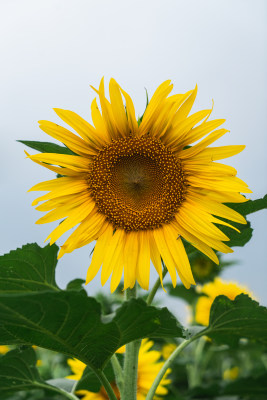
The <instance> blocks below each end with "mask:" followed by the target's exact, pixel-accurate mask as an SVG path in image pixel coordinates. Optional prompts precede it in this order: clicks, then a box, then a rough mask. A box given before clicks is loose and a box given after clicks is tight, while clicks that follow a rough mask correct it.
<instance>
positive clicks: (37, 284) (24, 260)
mask: <svg viewBox="0 0 267 400" xmlns="http://www.w3.org/2000/svg"><path fill="white" fill-rule="evenodd" d="M57 252H58V247H57V246H56V245H55V244H53V245H52V246H50V245H47V246H45V247H44V248H41V247H39V246H38V245H37V244H36V243H31V244H26V245H24V246H22V248H21V249H17V250H12V251H11V252H10V253H8V254H4V255H3V256H0V293H2V292H9V293H11V292H16V293H18V292H39V291H44V290H52V291H57V290H59V288H58V286H57V284H56V281H55V269H56V265H57Z"/></svg>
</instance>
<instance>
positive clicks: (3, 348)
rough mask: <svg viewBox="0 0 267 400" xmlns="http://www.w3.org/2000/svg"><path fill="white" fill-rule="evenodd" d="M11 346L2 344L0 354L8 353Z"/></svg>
mask: <svg viewBox="0 0 267 400" xmlns="http://www.w3.org/2000/svg"><path fill="white" fill-rule="evenodd" d="M9 350H10V348H9V347H8V346H3V345H2V346H0V354H6V353H7V352H8V351H9Z"/></svg>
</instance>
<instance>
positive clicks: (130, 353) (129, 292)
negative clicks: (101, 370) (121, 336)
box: [121, 286, 141, 400]
mask: <svg viewBox="0 0 267 400" xmlns="http://www.w3.org/2000/svg"><path fill="white" fill-rule="evenodd" d="M135 297H136V286H135V287H134V288H133V289H126V300H130V299H131V298H135ZM140 345H141V340H135V341H134V342H131V343H128V344H126V352H125V359H124V371H123V376H124V387H123V391H122V397H121V400H136V394H137V372H138V354H139V348H140Z"/></svg>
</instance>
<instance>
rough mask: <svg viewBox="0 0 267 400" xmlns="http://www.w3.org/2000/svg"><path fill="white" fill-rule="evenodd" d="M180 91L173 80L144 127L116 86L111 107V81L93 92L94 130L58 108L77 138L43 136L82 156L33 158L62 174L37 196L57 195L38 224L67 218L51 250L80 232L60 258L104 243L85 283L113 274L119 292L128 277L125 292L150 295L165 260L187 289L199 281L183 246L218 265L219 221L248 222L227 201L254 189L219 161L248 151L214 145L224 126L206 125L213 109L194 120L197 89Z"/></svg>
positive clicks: (50, 127)
mask: <svg viewBox="0 0 267 400" xmlns="http://www.w3.org/2000/svg"><path fill="white" fill-rule="evenodd" d="M172 88H173V85H172V84H171V82H170V81H166V82H163V83H162V84H161V85H160V86H159V87H158V88H157V90H156V91H155V93H154V95H153V96H152V98H151V100H150V102H149V104H148V106H147V108H146V110H145V113H144V115H143V118H142V121H141V123H140V124H139V125H138V122H137V120H136V115H135V109H134V105H133V102H132V100H131V98H130V96H129V95H128V94H127V93H126V92H125V91H124V90H123V89H122V88H121V87H120V86H119V85H118V83H117V82H116V81H115V80H114V79H111V80H110V84H109V95H110V101H109V100H108V99H107V98H106V96H105V91H104V81H103V79H102V80H101V83H100V86H99V90H96V89H94V90H95V91H96V93H97V94H98V96H99V100H100V106H101V112H100V109H99V107H98V105H97V102H96V99H94V101H93V102H92V106H91V113H92V121H93V125H91V124H89V123H88V122H87V121H85V120H84V119H83V118H81V117H80V116H79V115H77V114H75V113H74V112H72V111H68V110H62V109H58V108H57V109H55V112H56V113H57V115H58V116H59V117H60V118H61V119H62V120H63V121H64V122H65V123H67V124H68V125H69V126H70V127H71V128H72V129H73V130H74V131H75V132H76V133H77V134H78V135H79V136H78V135H77V134H75V133H73V132H71V131H69V130H68V129H66V128H63V127H61V126H59V125H57V124H55V123H52V122H49V121H40V128H41V129H42V130H43V131H44V132H46V133H47V134H48V135H50V136H52V137H53V138H55V139H58V140H60V141H61V142H62V143H64V144H65V145H66V146H67V147H68V148H69V149H70V150H71V151H72V152H73V153H74V154H73V155H67V154H55V153H42V154H37V155H32V156H29V158H30V159H31V160H33V161H34V162H36V163H38V164H41V165H42V166H44V167H46V168H48V169H50V170H52V171H54V172H56V173H58V174H60V175H62V177H60V178H58V179H53V180H50V181H46V182H42V183H39V184H37V185H35V186H34V187H33V188H32V189H30V190H38V191H48V192H49V193H47V194H45V195H43V196H41V197H39V198H37V199H36V200H35V201H34V202H33V205H37V204H38V203H39V202H42V204H40V205H39V206H38V207H37V210H39V211H45V212H48V213H47V214H46V215H45V216H43V217H42V218H40V219H39V220H38V221H37V223H38V224H42V223H47V222H52V221H56V220H60V219H64V221H63V222H62V223H61V224H59V226H58V227H56V229H54V230H53V231H52V232H51V233H50V235H49V236H48V238H47V239H50V243H51V244H52V243H54V242H55V241H56V240H57V239H58V238H59V237H60V236H62V235H63V234H64V233H65V232H67V231H69V230H70V229H72V228H74V227H76V229H75V230H74V231H73V232H72V233H71V235H70V236H69V238H68V239H67V240H66V242H65V243H64V244H63V246H62V247H61V250H60V253H59V257H61V256H62V255H63V254H65V253H70V252H72V251H73V250H74V249H77V248H79V247H82V246H84V245H86V244H88V243H91V242H92V241H94V240H96V245H95V249H94V253H93V257H92V262H91V265H90V267H89V269H88V274H87V283H88V282H90V281H91V280H92V279H93V278H94V277H95V276H96V274H97V273H98V271H99V270H100V268H101V266H102V271H101V283H102V285H104V284H105V283H106V282H107V280H108V279H109V277H110V276H111V275H112V277H111V291H112V292H113V291H114V290H115V289H116V288H117V286H118V284H119V282H120V280H121V278H122V274H124V288H125V289H126V288H133V286H134V285H135V282H136V281H138V282H139V284H140V285H141V287H142V288H143V289H145V290H147V289H148V288H149V276H150V260H151V261H152V263H153V265H154V267H155V269H156V270H157V272H158V274H159V276H160V278H162V266H161V258H162V260H163V261H164V263H165V265H166V267H167V269H168V271H169V273H170V276H171V280H172V283H173V286H176V278H177V273H178V275H179V277H180V279H181V280H182V282H183V284H184V285H185V286H186V287H187V288H189V287H190V285H191V284H195V281H194V278H193V275H192V271H191V268H190V264H189V261H188V258H187V254H186V252H185V249H184V246H183V242H182V238H184V239H185V240H187V241H188V242H190V243H192V245H193V246H195V247H196V248H197V249H199V250H200V251H201V252H203V253H204V254H206V255H207V256H208V257H210V258H211V259H212V260H213V261H214V262H216V263H218V258H217V256H216V254H215V253H214V251H213V250H212V249H215V250H219V251H221V252H223V253H229V252H232V250H231V248H229V247H228V246H227V245H226V244H224V243H223V241H227V240H229V239H228V237H227V236H226V235H225V234H224V233H222V232H221V231H220V229H219V228H218V227H217V226H215V225H214V223H216V224H221V225H227V226H231V225H229V224H228V223H226V222H224V221H221V220H220V219H218V218H217V217H216V216H219V217H223V218H227V219H228V220H232V221H235V222H238V223H243V224H245V223H246V221H245V219H244V218H243V217H242V216H241V215H240V214H238V213H237V212H235V211H233V210H232V209H230V208H228V207H227V206H225V205H224V204H223V203H225V202H236V203H239V202H244V201H246V199H245V198H244V197H243V196H242V195H241V194H240V192H243V193H251V191H250V190H249V188H248V186H247V185H246V184H245V183H244V182H243V181H241V180H240V179H239V178H237V177H236V170H235V169H234V168H232V167H230V166H228V165H223V164H220V163H216V162H215V161H217V160H220V159H223V158H227V157H231V156H233V155H235V154H237V153H239V152H240V151H242V150H243V149H244V147H245V146H223V147H208V146H209V145H210V144H212V143H213V142H215V141H216V140H217V139H219V138H220V137H221V136H223V135H224V134H226V133H227V132H228V131H227V130H226V129H221V128H220V129H217V128H218V127H219V126H220V125H221V124H222V123H224V120H223V119H216V120H211V121H208V118H209V116H210V114H211V111H212V110H211V109H209V110H203V111H198V112H196V113H194V114H192V115H190V116H188V115H189V113H190V110H191V108H192V106H193V103H194V101H195V98H196V94H197V87H196V88H195V89H194V90H191V91H189V92H187V93H185V94H176V95H171V96H169V95H170V92H171V91H172ZM123 98H124V100H123ZM204 136H205V137H204ZM203 137H204V138H203ZM197 141H198V143H197V144H195V145H193V144H194V143H195V142H197ZM190 145H192V146H191V147H189V146H190ZM233 229H235V228H233Z"/></svg>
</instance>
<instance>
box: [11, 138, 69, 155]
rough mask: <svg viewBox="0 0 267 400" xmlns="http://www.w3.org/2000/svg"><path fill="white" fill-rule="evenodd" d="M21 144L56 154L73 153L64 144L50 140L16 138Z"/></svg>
mask: <svg viewBox="0 0 267 400" xmlns="http://www.w3.org/2000/svg"><path fill="white" fill-rule="evenodd" d="M17 142H20V143H22V144H25V145H26V146H28V147H30V148H31V149H34V150H37V151H40V152H41V153H58V154H71V155H73V154H75V153H73V151H71V150H70V149H68V147H66V146H59V145H58V144H55V143H51V142H37V141H34V140H17Z"/></svg>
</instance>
